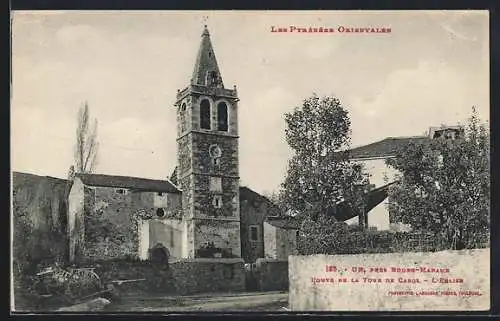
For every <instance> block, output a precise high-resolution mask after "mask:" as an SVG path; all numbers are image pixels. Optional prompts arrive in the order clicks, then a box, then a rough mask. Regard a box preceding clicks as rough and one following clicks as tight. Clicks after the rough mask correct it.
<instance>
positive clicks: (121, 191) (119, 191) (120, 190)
mask: <svg viewBox="0 0 500 321" xmlns="http://www.w3.org/2000/svg"><path fill="white" fill-rule="evenodd" d="M115 191H116V193H118V194H127V190H126V189H123V188H117V189H116V190H115Z"/></svg>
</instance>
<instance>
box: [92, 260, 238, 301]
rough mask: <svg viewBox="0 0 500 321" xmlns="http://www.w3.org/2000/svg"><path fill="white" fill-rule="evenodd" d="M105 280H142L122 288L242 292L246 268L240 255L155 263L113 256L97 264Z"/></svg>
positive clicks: (177, 293)
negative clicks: (162, 263) (161, 263)
mask: <svg viewBox="0 0 500 321" xmlns="http://www.w3.org/2000/svg"><path fill="white" fill-rule="evenodd" d="M96 267H97V268H96V273H97V274H98V275H99V276H100V278H101V280H102V282H103V283H104V284H108V283H110V282H112V281H113V280H141V279H144V280H142V281H137V282H131V283H125V284H123V285H121V286H119V290H121V291H124V292H143V293H150V292H158V293H163V294H176V295H188V294H195V293H217V292H242V291H244V290H245V272H244V267H243V261H242V260H241V259H196V260H181V261H177V262H173V263H171V264H169V265H168V266H157V265H154V264H152V263H151V262H149V261H127V260H114V261H103V262H99V263H97V264H96Z"/></svg>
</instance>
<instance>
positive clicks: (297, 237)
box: [295, 231, 300, 240]
mask: <svg viewBox="0 0 500 321" xmlns="http://www.w3.org/2000/svg"><path fill="white" fill-rule="evenodd" d="M299 237H300V232H299V231H297V232H295V238H296V239H297V240H298V239H299Z"/></svg>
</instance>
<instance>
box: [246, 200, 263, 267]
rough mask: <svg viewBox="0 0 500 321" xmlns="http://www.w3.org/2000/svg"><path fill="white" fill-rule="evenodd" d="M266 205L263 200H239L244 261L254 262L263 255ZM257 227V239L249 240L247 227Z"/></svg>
mask: <svg viewBox="0 0 500 321" xmlns="http://www.w3.org/2000/svg"><path fill="white" fill-rule="evenodd" d="M266 214H267V207H266V204H265V203H264V202H261V203H258V202H253V201H252V200H243V199H242V200H240V224H241V252H242V257H243V258H244V259H245V262H255V260H256V259H257V258H263V257H264V237H263V234H264V223H263V222H264V219H265V217H266ZM251 225H255V226H257V227H258V229H259V231H258V236H259V240H257V241H253V240H250V231H249V227H250V226H251Z"/></svg>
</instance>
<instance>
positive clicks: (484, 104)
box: [11, 11, 489, 193]
mask: <svg viewBox="0 0 500 321" xmlns="http://www.w3.org/2000/svg"><path fill="white" fill-rule="evenodd" d="M488 23H489V21H488V13H487V12H486V11H475V12H474V11H434V12H425V11H414V12H411V11H404V12H397V11H394V12H377V11H373V12H367V11H349V12H342V11H321V12H319V11H318V12H315V11H307V12H293V11H286V12H279V11H273V12H270V11H267V12H266V11H262V12H259V11H251V12H245V11H218V12H216V11H197V12H179V11H176V12H168V11H163V12H162V11H151V12H148V11H141V12H134V11H128V12H125V11H121V12H119V11H115V12H113V11H108V12H105V11H101V12H99V11H85V12H83V11H82V12H78V11H71V12H65V11H54V12H50V11H47V12H36V11H34V12H33V11H32V12H14V13H13V18H12V74H13V75H12V99H11V146H12V147H11V164H12V170H14V171H21V172H27V173H33V174H38V175H48V176H54V177H61V178H65V177H66V176H67V173H68V169H69V166H70V165H71V164H72V163H73V145H74V141H75V129H76V119H77V113H78V109H79V108H80V107H81V106H82V105H83V104H84V102H85V101H87V102H88V105H89V108H90V113H91V117H95V118H97V119H98V122H99V128H98V137H99V141H100V149H99V159H98V164H97V167H96V172H98V173H105V174H114V175H128V176H138V177H146V178H155V179H161V178H165V177H168V176H170V173H171V172H172V170H173V169H174V167H175V165H176V162H177V156H176V153H177V151H176V148H177V147H176V140H175V138H176V124H175V121H176V119H175V108H174V106H173V103H174V101H175V96H176V92H177V90H178V89H183V88H184V87H186V86H187V85H188V82H189V79H190V77H191V74H192V71H193V68H194V62H195V59H196V53H197V50H198V47H199V45H200V41H201V33H202V31H203V25H204V24H207V25H208V29H209V31H210V35H211V40H212V44H213V46H214V51H215V55H216V57H217V61H218V64H219V68H220V71H221V74H222V78H223V80H224V84H225V85H226V87H227V88H232V87H233V85H236V86H237V88H238V95H239V98H240V102H239V107H238V108H239V111H238V113H239V114H238V117H239V134H240V141H239V144H240V145H239V146H240V176H241V181H242V184H243V185H245V186H248V187H250V188H252V189H254V190H255V191H257V192H260V193H268V192H272V191H275V190H277V189H278V187H279V185H280V183H281V182H282V181H283V179H284V175H285V172H286V166H287V161H288V159H289V158H290V157H291V155H292V153H291V150H290V148H289V147H288V145H287V143H286V141H285V122H284V114H285V113H287V112H290V111H292V110H293V109H294V107H296V106H299V105H300V104H301V103H302V101H303V99H304V98H306V97H308V96H310V95H312V94H313V93H316V94H318V95H320V96H325V95H329V96H336V97H338V98H339V99H340V100H341V102H342V104H343V105H344V106H345V108H346V109H347V110H348V111H349V115H350V117H351V122H352V124H351V128H352V145H353V146H359V145H364V144H368V143H371V142H374V141H377V140H380V139H383V138H386V137H390V136H392V137H395V136H414V135H421V134H423V133H424V132H425V131H426V130H428V128H429V127H431V126H439V125H441V124H447V125H456V124H457V123H463V122H464V121H465V119H466V118H467V117H468V116H469V115H470V111H471V107H472V106H473V105H475V106H476V108H477V110H478V112H479V115H480V117H481V118H482V119H483V120H485V121H488V120H489V40H488V39H489V34H488ZM273 26H274V27H275V28H277V27H286V28H289V27H290V26H297V27H307V28H308V27H321V26H322V27H328V28H335V29H337V28H338V27H340V26H343V27H379V28H391V33H380V34H353V33H349V34H347V33H339V32H336V33H335V32H334V33H332V34H330V33H327V34H320V33H316V34H315V33H290V32H288V33H273V32H271V29H272V27H273Z"/></svg>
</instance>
